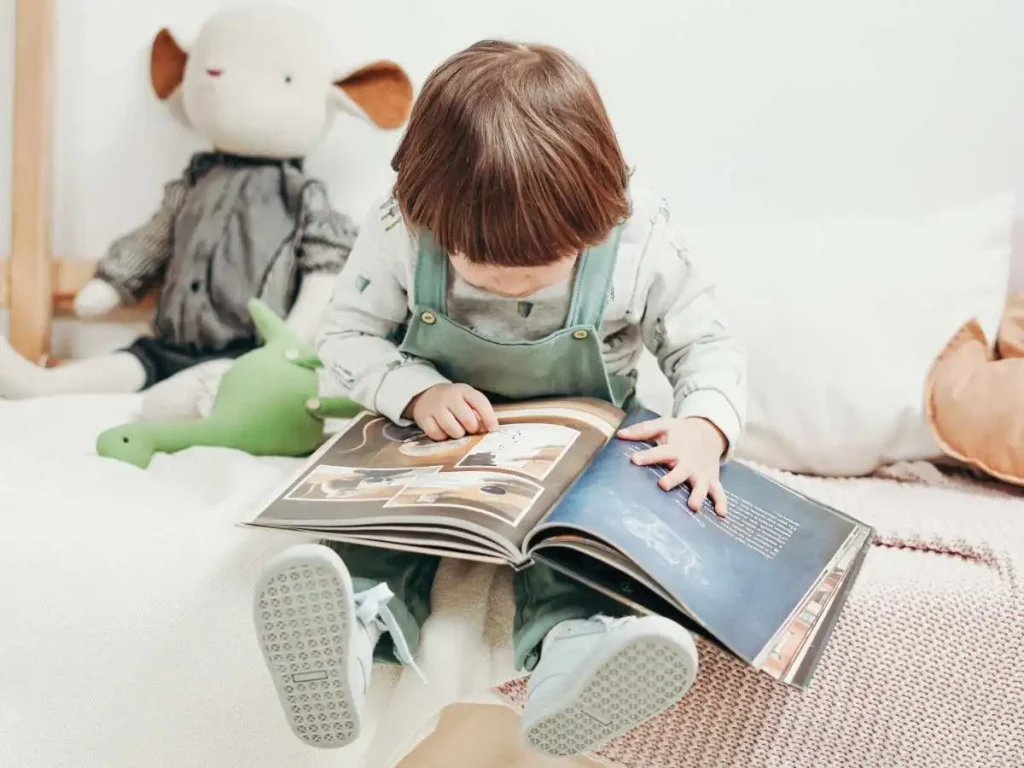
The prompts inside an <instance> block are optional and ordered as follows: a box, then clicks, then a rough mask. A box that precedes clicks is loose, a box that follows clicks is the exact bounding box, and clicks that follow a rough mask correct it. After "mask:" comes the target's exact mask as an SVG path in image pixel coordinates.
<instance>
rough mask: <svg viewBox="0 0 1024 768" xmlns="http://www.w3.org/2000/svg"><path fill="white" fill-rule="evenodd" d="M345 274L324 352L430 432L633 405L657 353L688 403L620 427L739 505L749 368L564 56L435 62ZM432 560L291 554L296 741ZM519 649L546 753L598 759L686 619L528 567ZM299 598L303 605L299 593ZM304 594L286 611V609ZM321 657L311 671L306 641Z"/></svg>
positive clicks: (268, 574) (656, 689) (324, 717)
mask: <svg viewBox="0 0 1024 768" xmlns="http://www.w3.org/2000/svg"><path fill="white" fill-rule="evenodd" d="M392 166H393V168H394V170H395V171H396V172H397V179H396V182H395V184H394V187H393V191H392V194H391V195H390V196H388V197H387V198H386V199H385V200H383V201H382V202H381V203H380V204H379V206H375V207H374V209H373V210H372V212H371V214H370V216H369V218H368V220H367V221H366V223H365V225H364V227H363V228H362V230H361V233H360V236H359V238H358V241H357V242H356V244H355V247H354V249H353V251H352V254H351V256H350V257H349V260H348V263H347V265H346V266H345V268H344V271H343V272H342V273H341V275H340V276H339V278H338V282H337V284H336V288H335V292H334V297H333V300H332V303H331V305H330V307H329V310H328V315H327V318H326V324H325V326H324V327H323V329H322V331H321V333H320V335H319V340H318V351H319V354H320V357H321V359H322V360H323V362H324V365H325V366H326V368H327V369H328V370H329V371H330V373H331V374H332V376H333V379H334V380H335V382H336V383H337V384H338V386H339V387H340V388H341V389H343V390H344V391H345V393H346V394H348V395H349V396H350V397H352V398H354V399H355V400H357V401H358V402H359V403H361V404H362V405H364V406H365V407H366V408H368V409H371V410H373V411H376V412H378V413H380V414H382V415H384V416H386V417H388V418H390V419H391V420H392V421H394V422H396V423H398V424H411V423H413V422H414V423H415V424H416V425H418V426H419V428H420V429H421V430H422V431H423V432H424V433H425V434H426V435H427V436H428V437H429V438H431V439H433V440H445V439H449V438H462V437H464V436H466V435H467V434H477V433H480V432H481V431H487V430H493V429H495V428H496V427H497V419H496V417H495V413H494V410H493V408H492V403H494V402H496V401H502V400H510V399H527V398H538V397H555V396H586V397H596V398H602V399H604V400H606V401H609V402H611V403H613V404H615V405H616V406H627V407H628V403H629V402H630V401H631V399H632V398H633V397H634V388H635V382H636V369H637V362H638V359H639V357H640V355H641V353H642V351H643V348H644V347H646V348H647V349H649V350H650V351H651V352H652V353H653V354H654V355H655V356H656V357H657V359H658V361H659V363H660V367H661V369H662V371H664V373H665V374H666V376H667V377H668V378H669V380H670V381H671V383H672V386H673V389H674V393H675V402H674V408H673V412H672V413H671V414H670V415H666V416H665V417H663V418H659V419H657V420H654V421H649V422H645V423H641V424H638V425H635V426H633V427H631V428H629V429H628V430H624V431H623V432H621V433H620V436H621V437H623V438H624V439H630V440H647V441H652V442H653V443H654V447H651V448H650V449H649V450H646V451H642V452H639V453H638V454H636V457H635V461H637V462H638V463H640V464H651V465H654V464H660V465H664V466H665V467H666V468H667V469H668V471H667V472H666V473H665V474H664V475H663V476H662V477H661V479H660V481H659V482H660V484H661V487H662V488H663V489H665V490H666V491H667V490H671V489H672V488H674V487H676V486H678V485H680V484H682V483H688V484H689V485H690V486H691V488H692V494H691V496H690V504H691V506H692V508H693V509H694V510H695V511H696V510H698V509H699V508H700V505H701V504H702V502H704V500H705V499H706V498H708V497H710V499H711V501H712V502H713V504H714V507H715V510H716V512H717V513H718V514H725V513H726V510H725V504H726V499H725V494H724V492H723V490H722V487H721V485H720V484H719V480H718V476H719V466H720V463H721V462H722V460H723V458H725V457H727V456H728V454H729V452H730V451H731V450H732V448H733V447H734V446H735V444H736V440H737V439H738V438H739V436H740V433H741V431H742V426H743V418H744V410H745V394H744V387H745V362H744V356H743V353H742V350H741V348H740V346H739V344H738V343H737V342H736V341H735V339H734V338H733V337H732V336H730V334H729V332H728V331H727V330H726V327H725V324H724V322H723V320H722V318H721V317H720V314H719V310H718V308H717V306H716V304H715V299H714V295H713V287H712V285H711V284H710V283H709V282H708V281H707V280H706V278H704V277H702V276H701V274H700V273H699V271H698V268H697V265H696V264H695V261H694V258H693V256H692V255H691V254H690V253H689V252H688V251H687V250H686V247H685V246H684V245H683V244H682V243H681V242H680V241H679V240H677V239H675V237H674V236H673V234H672V233H671V231H670V230H669V226H668V210H667V206H666V205H665V203H664V202H663V201H661V200H660V199H659V198H657V197H652V196H651V195H650V194H649V193H647V192H645V191H644V190H643V189H641V188H640V187H639V186H638V185H637V184H636V183H633V182H631V174H630V172H629V170H628V169H627V166H626V164H625V161H624V159H623V156H622V153H621V151H620V148H619V144H618V141H617V139H616V136H615V133H614V132H613V130H612V127H611V124H610V121H609V118H608V115H607V113H606V112H605V108H604V106H603V103H602V101H601V98H600V96H599V94H598V92H597V89H596V87H595V86H594V83H593V82H592V80H591V79H590V77H589V76H588V74H587V73H586V72H585V71H584V70H583V68H582V67H581V66H580V65H579V64H577V63H576V62H575V61H574V60H573V59H572V58H570V57H569V56H568V55H566V54H565V53H564V52H562V51H560V50H558V49H555V48H552V47H548V46H542V45H519V44H513V43H507V42H498V41H484V42H480V43H477V44H475V45H473V46H471V47H470V48H468V49H466V50H464V51H462V52H460V53H458V54H456V55H455V56H453V57H452V58H450V59H449V60H447V61H446V62H444V63H443V64H442V65H441V66H440V67H439V68H438V69H436V70H435V71H434V72H433V73H432V74H431V75H430V77H429V78H428V79H427V81H426V83H425V84H424V86H423V91H422V93H421V95H420V97H419V99H418V100H417V102H416V104H415V106H414V108H413V111H412V115H411V118H410V121H409V126H408V129H407V131H406V134H405V136H404V137H403V139H402V142H401V145H400V146H399V148H398V151H397V153H396V154H395V156H394V159H393V161H392ZM438 563H439V559H438V558H437V557H434V556H430V555H422V554H416V553H411V552H402V551H389V550H383V549H372V548H365V547H360V546H355V545H349V544H338V543H330V544H328V545H326V546H321V545H299V546H296V547H292V548H290V549H288V550H286V551H284V552H282V553H281V554H280V555H278V556H277V557H276V558H274V559H273V560H271V561H270V562H269V563H268V564H267V565H266V567H265V569H264V573H263V574H262V576H261V580H260V583H259V585H258V587H257V601H256V611H255V613H256V623H257V627H258V631H259V635H260V641H261V645H262V647H263V651H264V656H265V658H266V659H267V662H268V665H269V667H270V671H271V675H272V677H273V680H274V683H275V685H276V686H277V690H278V694H279V697H280V699H281V702H282V704H283V706H284V709H285V713H286V715H287V717H288V720H289V722H290V724H291V726H292V728H293V730H294V731H295V733H296V734H297V735H298V736H299V738H301V739H303V740H304V741H306V742H307V743H309V744H313V745H316V746H321V747H330V746H341V745H344V744H347V743H349V742H351V741H352V740H354V739H355V738H357V737H358V735H359V733H360V728H361V719H362V716H363V714H362V713H363V708H364V704H365V697H366V691H367V689H368V687H369V684H370V677H371V674H372V663H373V660H374V659H376V660H381V661H390V662H401V663H405V664H410V665H414V664H415V662H414V659H415V656H416V652H417V649H418V646H419V637H420V628H421V627H422V625H423V622H424V621H425V620H426V619H427V617H428V615H429V613H430V591H431V585H432V583H433V580H434V575H435V572H436V570H437V567H438ZM515 592H516V619H515V637H514V645H515V659H516V663H517V665H518V667H519V668H520V669H525V670H528V671H531V672H532V675H531V679H530V682H529V696H528V700H527V703H526V708H525V712H524V715H523V720H522V728H523V736H524V738H525V740H526V742H527V743H528V744H529V745H530V746H531V747H532V748H534V749H536V750H539V751H541V752H546V753H548V754H552V755H568V754H578V753H584V752H587V751H589V750H592V749H594V748H595V747H598V746H600V745H602V744H604V743H606V742H607V741H609V740H610V739H613V738H615V737H616V736H618V735H620V734H623V733H625V732H626V731H628V730H630V729H632V728H633V727H634V726H636V725H638V724H640V723H642V722H643V721H645V720H646V719H648V718H650V717H653V716H654V715H656V714H657V713H659V712H661V711H663V710H664V709H666V708H667V707H669V706H670V705H672V704H673V703H675V702H676V701H678V700H679V699H680V698H681V697H682V696H683V695H684V694H685V693H686V691H687V690H688V689H689V687H690V685H691V684H692V682H693V680H694V677H695V675H696V671H697V651H696V648H695V645H694V642H693V640H692V638H691V637H690V635H689V633H688V632H687V631H686V630H684V629H683V628H682V627H681V626H679V625H678V624H676V623H674V622H672V621H669V620H668V619H665V618H661V617H656V616H646V617H643V618H641V617H637V616H633V615H630V614H629V611H628V609H627V608H626V607H625V606H623V605H621V604H620V603H619V602H618V601H616V600H613V599H611V598H609V597H606V596H604V595H602V594H600V593H598V592H596V591H594V590H592V589H590V588H589V587H587V586H585V585H583V584H581V583H580V582H578V581H576V580H575V579H572V578H569V577H567V576H563V575H562V574H560V573H558V572H556V571H554V570H552V569H550V568H549V567H547V566H545V565H543V564H540V563H536V564H534V565H531V566H530V567H528V568H526V569H525V570H523V571H522V572H519V573H517V574H516V576H515ZM289 606H290V607H289ZM293 608H294V610H293ZM309 653H316V654H318V655H319V657H320V658H322V659H323V662H324V669H323V672H322V673H318V674H315V675H310V674H309V673H308V672H305V673H302V674H299V673H298V668H297V667H295V668H293V666H292V662H293V661H295V659H296V658H298V657H300V656H303V657H304V654H309Z"/></svg>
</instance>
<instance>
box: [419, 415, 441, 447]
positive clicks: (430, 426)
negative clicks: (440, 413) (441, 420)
mask: <svg viewBox="0 0 1024 768" xmlns="http://www.w3.org/2000/svg"><path fill="white" fill-rule="evenodd" d="M419 426H420V429H422V430H423V434H425V435H426V436H427V437H429V438H430V439H431V440H434V441H435V442H440V441H442V440H447V439H448V435H447V434H446V433H445V431H444V430H443V429H441V427H440V426H439V425H438V423H437V420H436V419H435V418H434V417H433V416H427V417H425V418H424V419H423V421H422V422H421V423H420V425H419Z"/></svg>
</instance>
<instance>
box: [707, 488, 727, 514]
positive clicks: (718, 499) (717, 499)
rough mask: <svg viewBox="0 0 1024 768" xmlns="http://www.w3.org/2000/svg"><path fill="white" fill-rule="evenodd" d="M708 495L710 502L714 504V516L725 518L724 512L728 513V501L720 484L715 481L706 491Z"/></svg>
mask: <svg viewBox="0 0 1024 768" xmlns="http://www.w3.org/2000/svg"><path fill="white" fill-rule="evenodd" d="M708 493H709V494H710V496H711V500H712V501H713V502H714V503H715V514H716V515H718V516H719V517H725V514H726V512H728V511H729V499H728V497H727V496H726V495H725V489H724V488H723V487H722V483H721V482H720V481H718V480H715V482H713V483H712V484H711V486H710V488H709V489H708Z"/></svg>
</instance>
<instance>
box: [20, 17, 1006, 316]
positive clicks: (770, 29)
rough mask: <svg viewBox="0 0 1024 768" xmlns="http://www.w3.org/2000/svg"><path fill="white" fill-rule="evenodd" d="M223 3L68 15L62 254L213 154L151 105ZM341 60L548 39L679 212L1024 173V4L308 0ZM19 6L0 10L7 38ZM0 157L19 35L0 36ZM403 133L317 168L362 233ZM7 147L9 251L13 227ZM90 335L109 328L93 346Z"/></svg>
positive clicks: (110, 228) (754, 213)
mask: <svg viewBox="0 0 1024 768" xmlns="http://www.w3.org/2000/svg"><path fill="white" fill-rule="evenodd" d="M225 4H227V3H225V2H223V1H216V2H211V1H210V0H184V1H183V2H181V3H178V4H175V3H170V2H161V3H157V2H138V0H58V7H59V19H60V29H59V34H60V43H59V62H58V74H59V78H60V84H59V100H58V105H57V135H56V137H55V151H56V179H55V211H54V247H55V249H56V250H57V252H58V253H61V254H67V255H75V256H91V257H94V256H98V255H100V254H101V253H102V252H103V250H104V248H105V247H106V245H107V243H108V242H109V241H110V240H111V238H113V237H114V236H116V235H117V234H118V233H120V232H123V231H124V230H125V229H127V228H130V227H132V226H134V225H136V224H138V223H140V222H141V221H142V220H143V219H144V218H145V217H146V216H148V215H149V214H150V213H151V212H152V210H153V208H154V206H155V205H156V204H157V202H158V199H159V194H160V188H161V185H162V184H163V182H164V181H165V180H167V179H168V178H170V177H172V176H174V175H175V174H177V173H178V172H179V171H180V170H181V168H182V167H183V165H184V164H185V162H186V160H187V157H188V155H189V153H190V152H191V151H192V150H193V149H195V148H197V147H200V146H202V144H201V141H200V140H199V139H198V138H197V137H195V136H191V135H189V134H188V133H187V132H186V131H185V130H184V129H183V128H180V127H179V126H178V125H177V124H175V123H174V122H173V120H172V119H171V118H170V116H169V115H168V114H167V113H166V112H165V110H164V108H163V107H162V106H161V105H160V104H159V103H157V101H156V99H155V98H153V96H152V95H151V93H150V92H149V89H148V88H149V86H148V73H147V53H148V45H149V41H150V40H151V39H152V36H153V34H154V33H155V32H156V30H157V29H158V28H159V27H160V26H162V25H165V24H166V25H169V26H171V27H172V28H173V29H175V30H176V31H181V32H182V33H183V34H185V35H187V34H189V33H190V32H191V31H192V30H194V29H195V28H196V27H197V26H198V25H199V23H200V22H201V20H202V19H203V18H204V17H205V16H206V15H207V14H208V13H209V12H211V10H212V9H213V8H215V7H219V6H223V5H225ZM303 4H304V5H308V6H314V7H316V8H317V9H319V10H320V11H321V12H323V13H324V15H325V16H326V17H327V18H329V19H330V21H329V23H331V24H333V26H334V28H335V29H336V32H337V37H338V41H339V48H340V51H341V52H342V54H343V56H342V58H343V59H344V61H345V62H347V63H355V62H357V61H359V60H361V59H366V58H372V57H378V56H386V57H392V58H395V59H397V60H399V61H401V62H402V63H403V64H404V65H405V66H406V67H407V68H408V70H409V71H410V73H411V74H412V75H413V77H414V79H415V80H416V81H417V82H419V81H421V80H422V78H423V77H424V76H425V75H426V74H427V72H428V71H429V70H430V68H431V67H432V66H433V65H434V64H436V63H437V62H438V61H439V60H440V59H442V58H443V57H444V56H446V55H447V54H449V53H451V52H452V51H454V50H455V49H457V48H459V47H462V46H464V45H466V44H468V43H470V42H472V41H473V40H475V39H478V38H480V37H484V36H506V37H514V38H526V39H534V40H543V41H550V42H554V43H556V44H560V45H562V46H564V47H566V48H567V49H568V50H570V51H571V52H572V53H574V54H576V55H577V56H578V57H579V58H580V59H581V60H582V61H583V62H584V63H585V64H586V65H587V66H588V67H589V68H590V69H591V71H592V74H593V75H594V77H595V79H596V80H597V81H598V84H599V86H600V87H601V89H602V92H603V94H604V96H605V99H606V101H607V104H608V106H609V109H610V111H611V113H612V117H613V119H614V120H615V122H616V124H617V127H618V129H619V132H620V135H621V138H622V141H623V144H624V145H625V147H626V150H627V152H628V154H629V157H630V160H631V161H632V162H633V163H635V164H637V165H638V166H639V167H640V168H641V170H642V171H643V172H644V174H645V176H647V177H648V178H653V179H654V180H655V181H656V182H657V183H658V185H659V186H660V187H661V189H662V190H663V192H664V193H665V194H666V196H668V197H669V199H670V200H671V201H672V203H673V204H674V206H675V208H676V210H677V213H676V216H677V217H678V218H688V219H691V220H695V221H710V220H728V219H737V218H761V219H766V218H775V217H783V216H784V217H796V216H811V215H815V214H820V213H825V212H836V211H853V210H856V211H885V212H892V211H902V210H920V209H923V208H927V207H932V206H936V205H942V204H946V203H952V202H956V201H963V200H969V199H973V198H977V197H980V196H983V195H986V194H988V193H992V192H996V191H1001V190H1004V189H1006V188H1010V187H1013V186H1014V184H1015V180H1022V179H1024V165H1022V163H1021V160H1020V149H1021V147H1022V141H1024V45H1022V44H1021V42H1020V40H1021V30H1024V2H1021V0H860V2H856V3H851V2H846V1H844V2H838V1H836V0H771V2H764V1H763V0H729V1H728V2H726V1H725V0H633V2H629V3H622V2H611V0H590V1H589V2H587V1H586V0H557V2H555V0H515V2H501V3H497V2H487V3H484V2H480V1H479V0H388V2H386V3H365V2H345V3H339V2H336V0H321V1H320V2H316V0H306V2H304V3H303ZM12 6H13V0H0V34H2V35H5V36H7V37H8V38H9V34H10V33H9V29H10V24H9V21H10V19H11V17H12V10H11V9H12ZM0 45H2V50H0V146H6V145H7V144H8V141H9V127H8V126H9V101H10V72H9V70H10V61H9V59H10V55H9V51H10V41H9V39H4V38H0ZM397 139H398V136H397V135H394V134H378V133H375V132H374V131H372V130H371V129H370V128H368V127H365V126H362V125H360V124H357V123H356V122H355V121H353V120H350V119H343V120H342V121H340V122H339V123H338V124H337V125H336V127H335V129H334V131H333V132H332V133H331V134H330V135H329V136H328V138H327V139H326V140H325V142H324V144H323V145H322V147H321V148H320V149H319V150H318V151H317V152H316V153H315V154H314V155H313V156H312V157H311V158H310V162H309V169H310V170H311V171H312V172H314V173H317V174H319V175H321V176H323V177H324V178H326V179H327V180H328V182H329V183H330V186H331V190H332V195H333V199H334V201H335V203H336V204H337V205H338V206H339V207H341V208H343V209H345V210H347V211H348V212H349V213H350V214H352V215H353V216H356V217H360V216H361V215H362V214H363V212H364V211H365V209H366V207H367V205H368V204H369V201H370V199H371V198H372V197H374V196H375V195H377V194H379V193H380V192H381V190H382V189H383V187H384V186H385V185H386V183H387V181H388V179H389V177H390V174H389V171H388V169H387V162H388V159H389V157H390V152H391V150H392V149H393V147H394V145H395V143H396V141H397ZM8 174H9V164H8V162H7V158H6V156H5V155H4V154H3V152H2V151H0V188H2V189H0V238H2V239H0V250H6V249H5V248H4V247H3V244H4V243H5V242H6V240H7V237H8V232H9V227H8V221H7V219H8V217H9V213H8V206H9V200H8V195H7V190H6V186H7V181H8ZM93 333H95V331H93Z"/></svg>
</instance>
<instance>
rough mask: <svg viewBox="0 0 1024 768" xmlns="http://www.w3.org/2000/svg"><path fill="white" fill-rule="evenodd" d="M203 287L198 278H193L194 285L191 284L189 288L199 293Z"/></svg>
mask: <svg viewBox="0 0 1024 768" xmlns="http://www.w3.org/2000/svg"><path fill="white" fill-rule="evenodd" d="M201 287H202V285H201V284H200V282H199V281H198V280H193V281H192V285H190V286H189V288H191V289H192V293H199V289H200V288H201Z"/></svg>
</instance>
